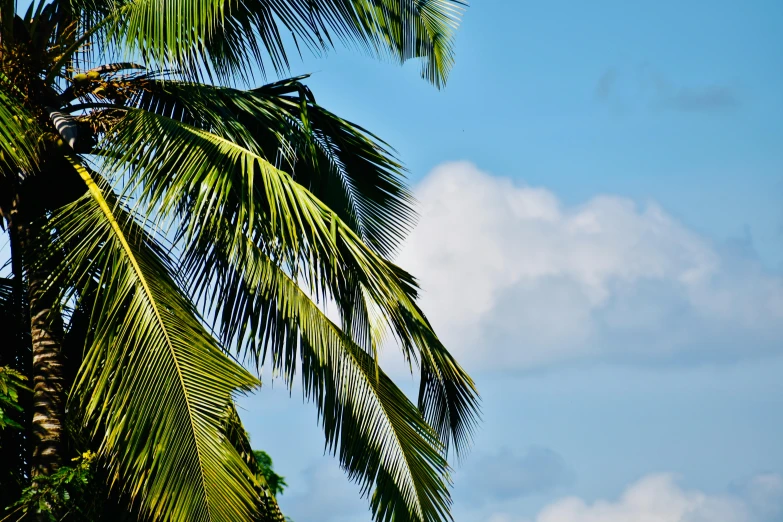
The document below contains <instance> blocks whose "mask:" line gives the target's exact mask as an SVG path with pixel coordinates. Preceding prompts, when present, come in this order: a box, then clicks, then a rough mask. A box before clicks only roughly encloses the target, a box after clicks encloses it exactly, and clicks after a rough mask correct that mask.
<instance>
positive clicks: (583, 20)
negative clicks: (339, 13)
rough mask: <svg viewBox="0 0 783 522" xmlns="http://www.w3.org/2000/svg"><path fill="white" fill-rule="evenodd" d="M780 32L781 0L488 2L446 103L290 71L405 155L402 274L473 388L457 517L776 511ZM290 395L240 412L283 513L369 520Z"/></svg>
mask: <svg viewBox="0 0 783 522" xmlns="http://www.w3.org/2000/svg"><path fill="white" fill-rule="evenodd" d="M781 34H783V4H781V3H780V2H777V1H762V0H754V1H751V2H728V1H713V2H701V1H692V2H685V3H683V2H669V1H661V2H637V3H630V4H629V3H627V2H619V1H618V2H609V1H607V2H599V3H590V4H586V3H583V2H573V1H554V2H546V3H538V4H532V3H529V2H497V1H496V2H486V1H484V2H474V3H473V4H472V5H471V6H470V7H469V9H468V10H467V11H466V13H465V15H464V19H463V23H462V26H461V29H460V32H459V34H458V39H457V63H456V66H455V68H454V71H453V73H452V75H451V78H450V81H449V83H448V85H447V87H446V88H445V89H444V90H442V91H437V90H435V89H433V88H432V87H430V86H428V85H427V84H425V83H424V82H423V81H421V80H420V79H419V78H418V71H417V64H407V65H406V66H404V67H402V68H400V67H398V66H396V65H393V64H388V63H379V62H377V61H374V60H372V59H370V58H367V57H364V56H361V55H359V54H357V53H353V52H350V51H346V50H338V51H337V52H333V53H331V54H330V55H329V56H328V57H327V58H326V59H321V60H317V59H311V58H309V57H305V59H304V61H302V62H298V63H294V64H293V71H292V72H293V73H295V74H300V73H313V76H312V78H311V79H310V81H309V82H310V85H311V87H312V89H313V91H314V93H315V95H316V98H317V100H318V101H319V102H320V103H321V104H323V105H325V106H326V107H328V108H329V109H331V110H333V111H335V112H337V113H338V114H340V115H342V116H344V117H346V118H348V119H351V120H353V121H355V122H357V123H359V124H361V125H364V126H366V127H367V128H369V129H371V130H372V131H374V132H376V133H377V134H379V135H380V136H381V137H383V138H384V139H386V140H387V141H389V142H390V143H391V144H392V145H393V146H394V147H395V148H396V149H397V151H398V152H399V155H400V157H401V158H402V159H403V160H404V161H405V163H406V165H407V166H408V167H409V169H410V175H411V180H412V182H413V183H414V184H415V187H416V192H417V197H418V198H419V201H420V209H421V212H422V218H421V221H420V225H419V227H418V228H417V230H416V231H415V232H414V234H413V236H412V237H411V240H410V242H409V243H408V245H407V247H406V248H405V249H404V250H403V252H402V253H401V256H400V263H401V264H403V266H406V267H408V268H410V269H411V270H412V271H413V272H414V273H415V274H416V275H418V276H419V277H420V279H421V282H422V285H423V288H424V297H423V304H424V306H425V310H426V311H427V312H428V313H429V314H430V316H431V317H432V320H433V322H434V324H435V326H436V328H438V329H439V331H440V335H441V336H442V337H443V338H444V339H445V340H446V341H447V342H448V343H449V346H450V347H451V349H452V350H453V351H454V352H455V353H456V354H457V355H458V356H459V357H460V359H461V360H462V361H464V364H465V366H466V367H467V368H468V369H469V370H471V371H472V373H473V374H474V376H475V377H476V380H477V382H478V384H479V387H480V390H481V392H482V395H483V410H484V420H483V423H482V425H481V427H480V429H479V431H478V432H477V434H476V437H475V444H474V447H473V450H472V452H471V453H470V455H469V456H468V457H467V459H465V461H464V462H462V464H461V465H459V466H457V472H456V475H455V477H456V485H455V489H454V500H455V506H454V514H455V517H456V519H457V520H460V521H488V522H520V521H529V522H533V521H535V522H550V521H553V520H558V521H565V522H569V521H570V522H587V521H591V522H592V521H597V520H601V521H602V522H604V521H609V522H614V521H615V520H617V521H618V522H619V521H620V520H622V521H623V522H628V521H633V520H642V519H644V518H643V517H648V518H647V519H644V520H650V521H652V522H695V521H697V520H699V521H701V520H714V521H718V522H721V521H722V522H735V521H736V522H740V521H741V522H772V521H779V520H780V519H781V517H783V510H782V508H783V477H782V476H781V475H780V474H781V473H782V472H783V444H781V443H780V441H781V440H782V439H783V380H781V379H780V375H781V374H782V373H783V329H782V328H781V325H782V324H783V153H782V152H781V151H783V68H781V67H780V63H781V61H782V60H783V39H781V37H780V35H781ZM386 360H387V361H388V365H389V366H390V368H391V372H392V373H395V371H397V370H396V369H397V368H399V366H398V365H397V366H395V365H396V362H395V361H394V360H393V357H392V356H389V357H388V358H387V359H386ZM396 374H397V375H398V376H399V377H400V379H401V382H403V383H404V385H405V386H407V387H409V388H411V389H413V388H414V386H415V383H413V382H412V380H411V379H410V377H405V376H404V374H403V373H401V372H399V371H397V373H396ZM300 397H301V395H300V394H298V392H297V391H296V390H295V391H294V393H293V398H289V397H288V393H287V392H286V391H285V390H284V389H283V387H282V386H280V383H275V384H274V385H272V383H271V382H270V381H268V382H267V386H266V388H265V389H264V390H262V391H261V392H260V393H259V394H258V395H256V396H254V397H252V398H249V399H248V400H246V401H244V403H243V406H244V408H245V413H244V415H243V416H244V418H245V420H246V423H247V425H248V427H249V429H250V432H251V434H252V436H253V441H254V444H255V445H257V446H259V447H263V448H265V449H267V450H268V451H269V452H270V453H271V454H272V455H273V457H274V460H275V464H276V467H277V468H278V470H279V471H280V472H281V473H282V474H283V475H285V476H286V477H287V479H288V481H289V483H290V484H291V487H290V488H289V489H288V490H287V491H286V492H285V494H284V495H283V496H282V497H281V502H282V506H283V508H284V509H285V510H286V511H287V512H288V514H290V515H291V516H292V517H293V518H294V520H297V522H301V521H305V520H322V521H326V522H360V521H367V520H369V514H368V512H367V510H366V505H367V503H366V501H364V500H361V499H358V498H357V497H358V490H357V489H356V487H355V486H353V485H351V484H350V483H348V482H347V481H346V480H345V479H343V478H342V476H341V473H340V471H339V468H338V466H337V464H336V462H335V461H334V459H332V458H331V457H329V456H323V444H322V436H321V434H320V431H319V428H318V427H317V425H316V418H315V411H314V408H312V407H311V406H309V405H306V404H302V401H301V398H300ZM699 517H701V518H699Z"/></svg>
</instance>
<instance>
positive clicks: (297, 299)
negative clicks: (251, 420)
mask: <svg viewBox="0 0 783 522" xmlns="http://www.w3.org/2000/svg"><path fill="white" fill-rule="evenodd" d="M139 136H144V137H145V139H144V146H142V143H141V141H140V138H138V137H139ZM152 136H154V137H155V138H154V139H150V137H152ZM106 153H107V168H109V171H111V172H116V174H117V176H120V175H121V176H122V177H123V178H124V179H126V182H125V183H126V186H127V187H128V189H127V190H129V191H130V192H132V193H134V194H136V195H137V196H138V198H139V202H140V203H139V204H142V202H145V203H144V204H145V205H147V206H148V208H154V209H156V210H157V212H158V216H159V217H160V218H161V220H162V221H163V222H173V223H176V224H177V227H178V228H179V229H180V230H184V231H185V232H184V234H183V236H182V242H181V245H182V254H183V260H184V264H183V270H184V272H185V273H186V274H188V275H189V276H190V280H191V284H192V286H191V288H193V289H194V290H195V291H196V292H197V295H196V298H197V300H199V301H204V302H206V303H212V306H213V307H215V308H214V309H215V314H216V315H215V317H216V319H218V322H219V328H220V331H221V333H222V334H223V335H222V337H223V339H224V340H225V341H226V342H229V341H239V342H243V343H246V346H248V348H249V350H250V353H251V354H253V355H254V357H255V358H257V360H258V361H259V362H261V361H262V360H263V359H264V358H265V356H266V354H267V353H269V354H270V355H271V359H272V363H273V365H274V366H275V367H276V368H278V369H280V370H281V371H282V372H283V373H284V375H286V376H287V379H289V382H290V379H293V375H294V373H295V372H296V371H297V364H301V370H299V371H300V372H301V374H302V379H303V382H304V387H305V393H306V395H307V396H308V397H309V398H310V399H312V400H313V401H314V402H315V403H316V404H317V405H318V407H319V412H320V414H321V418H322V422H323V425H324V430H325V434H326V437H327V442H328V444H329V446H330V447H331V448H332V450H333V451H335V452H336V453H337V454H338V456H339V457H340V459H341V462H342V463H343V466H344V467H345V468H346V470H347V471H348V472H349V475H350V476H351V477H352V478H354V479H356V480H357V481H359V482H360V483H361V484H362V485H363V486H364V488H365V491H369V490H370V489H371V486H374V493H373V495H374V497H373V498H374V500H373V506H374V509H375V511H376V513H377V519H378V520H386V519H390V517H392V516H395V517H398V518H399V517H410V519H411V520H433V521H434V520H443V519H445V518H446V517H447V516H448V515H447V513H448V504H449V499H448V490H447V489H446V484H447V482H448V481H447V467H446V463H445V460H444V459H443V455H442V452H443V450H444V449H445V447H444V445H443V444H442V442H441V441H440V440H439V437H438V434H437V433H436V432H435V431H433V429H432V428H431V427H430V426H429V425H428V424H427V423H426V422H425V421H424V419H423V418H422V415H421V413H420V411H419V409H418V408H416V407H415V406H414V405H412V404H411V403H410V402H409V401H408V400H407V398H406V397H405V396H404V395H403V394H402V393H401V392H400V391H399V390H398V389H397V388H396V387H394V385H393V383H391V381H390V380H389V379H388V378H387V377H386V376H385V375H384V374H383V372H382V371H381V370H380V369H379V368H378V367H377V363H376V362H375V361H374V359H373V357H372V356H370V355H369V353H368V352H367V351H366V349H371V348H372V347H374V346H377V344H378V343H379V342H380V340H381V339H380V337H381V336H382V331H383V330H386V329H391V330H392V333H393V334H394V335H395V336H396V337H397V338H398V341H400V343H401V344H402V346H403V349H404V350H405V353H406V355H408V356H409V357H411V358H412V359H414V360H416V359H417V358H418V357H420V358H421V364H422V367H423V368H425V369H426V372H427V373H426V376H427V379H426V382H425V383H424V386H425V388H424V392H423V393H422V397H421V402H422V406H421V408H422V411H424V412H425V413H427V415H428V416H430V417H431V418H432V419H433V420H434V421H435V422H436V424H435V425H436V427H437V428H438V430H439V432H440V433H441V434H442V435H443V436H444V440H448V439H449V438H450V437H453V439H454V442H455V443H456V445H457V446H458V447H459V446H460V445H462V444H464V443H465V442H466V438H467V434H468V433H469V430H470V426H471V419H472V418H473V415H474V413H475V410H476V400H477V397H476V394H475V388H474V386H473V383H472V381H471V380H470V378H469V377H467V375H466V374H465V373H464V371H462V369H461V368H460V367H459V366H458V365H457V364H456V362H455V361H454V360H453V359H452V358H451V356H450V355H448V352H446V351H445V349H444V348H443V347H442V345H440V343H439V342H438V341H437V337H436V336H435V334H434V333H433V332H432V331H431V329H430V327H429V324H428V323H427V322H426V319H425V318H424V317H423V315H422V314H421V312H420V311H419V309H418V308H417V307H416V305H415V303H414V298H415V285H414V283H413V280H412V278H411V277H410V276H409V275H408V274H406V273H405V272H403V271H402V270H400V269H399V268H397V267H394V266H393V265H392V264H390V263H389V262H388V261H385V260H384V259H383V258H381V257H380V256H379V255H378V254H377V253H376V252H374V251H373V250H372V249H371V248H369V247H368V246H367V245H365V244H364V243H363V242H362V241H361V239H360V238H359V237H358V235H357V234H356V233H355V232H354V231H353V230H352V229H351V227H349V226H348V225H347V224H346V223H345V222H343V221H342V220H341V219H340V218H339V217H338V216H337V215H336V214H335V213H334V212H333V211H331V209H329V207H327V206H326V205H325V204H324V203H323V202H321V201H320V200H318V199H317V198H316V197H315V196H314V195H313V194H312V193H311V192H310V191H308V190H306V189H305V188H304V187H303V186H302V185H300V184H298V183H297V182H295V181H294V180H293V179H292V177H291V176H290V175H289V174H288V173H286V172H283V171H281V170H279V169H277V168H276V167H274V166H273V165H271V164H270V163H269V162H267V161H266V160H265V159H264V158H263V157H261V156H259V155H258V154H256V153H254V152H252V151H251V150H248V149H247V148H245V147H242V146H240V145H238V144H236V143H234V142H232V141H229V140H228V139H225V138H222V137H220V136H217V135H215V134H212V133H210V132H208V131H206V130H203V129H201V128H197V127H193V126H191V125H186V124H184V123H181V122H179V121H176V120H173V119H171V118H167V117H164V116H158V115H153V114H149V113H145V112H141V111H132V112H130V113H129V115H128V116H127V117H126V120H125V121H124V122H123V124H121V125H120V126H119V127H118V128H117V131H116V134H114V135H113V136H110V137H109V139H108V141H107V143H106ZM160 172H167V175H166V176H165V177H162V176H160V175H159V173H160ZM145 212H146V211H145ZM283 267H286V269H285V270H284V269H283ZM300 275H301V276H302V277H303V280H304V284H306V286H307V287H308V288H310V289H312V290H313V291H314V293H315V295H319V296H323V298H325V299H333V300H334V301H335V302H336V303H337V304H338V306H340V307H342V308H343V311H344V312H348V310H349V309H351V310H363V311H364V312H363V313H364V315H363V316H362V312H359V317H360V318H362V317H363V320H362V321H361V322H362V323H363V325H364V328H363V327H362V326H359V325H357V326H356V327H355V328H351V329H350V330H348V331H349V332H350V331H354V332H357V333H360V334H362V336H363V338H367V339H368V340H369V343H368V344H367V345H366V349H365V348H363V347H361V346H360V345H359V344H357V340H358V339H359V338H361V337H362V336H358V335H357V336H356V337H352V336H351V335H350V334H349V333H346V331H343V330H342V329H341V328H340V327H338V326H337V325H335V324H334V323H332V322H331V321H330V320H329V319H328V318H326V317H325V316H324V315H323V312H321V310H320V309H319V308H318V307H317V306H316V305H315V303H313V302H312V301H311V299H310V298H309V296H308V295H307V294H305V293H304V291H303V290H302V289H301V287H300V286H299V284H298V283H297V279H298V278H299V276H300ZM207 289H213V290H207ZM356 291H358V295H359V298H358V302H357V301H356V300H352V299H353V297H352V296H353V295H354V293H355V292H356ZM354 305H356V306H358V308H355V307H354ZM359 305H361V306H359ZM208 306H209V305H208ZM368 310H374V311H375V318H374V319H375V320H374V321H371V320H370V316H369V315H367V314H368V312H367V311H368ZM343 315H344V316H345V315H346V314H345V313H344V314H343ZM373 322H375V323H378V324H376V325H372V323H373ZM371 325H372V326H371ZM355 339H357V340H355ZM267 351H268V352H267ZM297 359H299V363H297ZM402 519H403V520H404V519H405V518H402Z"/></svg>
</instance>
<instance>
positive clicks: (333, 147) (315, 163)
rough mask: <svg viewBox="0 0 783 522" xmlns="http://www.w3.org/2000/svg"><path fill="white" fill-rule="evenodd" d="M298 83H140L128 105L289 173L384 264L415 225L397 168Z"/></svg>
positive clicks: (381, 147)
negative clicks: (245, 87) (248, 86)
mask: <svg viewBox="0 0 783 522" xmlns="http://www.w3.org/2000/svg"><path fill="white" fill-rule="evenodd" d="M303 78H304V77H298V78H291V79H287V80H283V81H280V82H276V83H273V84H269V85H265V86H263V87H260V88H258V89H254V90H252V91H240V90H236V89H230V88H222V87H213V86H207V85H202V84H194V83H183V82H177V81H172V80H165V81H157V80H155V81H148V80H142V81H143V82H144V89H143V90H141V91H140V92H139V95H138V97H137V98H136V99H134V100H131V102H132V103H133V104H134V105H136V106H137V107H139V108H143V109H145V110H148V111H150V112H154V113H155V114H159V115H164V116H170V117H172V118H174V119H177V120H178V121H181V122H183V123H188V124H190V125H193V126H196V127H198V128H201V129H204V130H208V131H210V132H212V133H214V134H216V135H218V136H221V137H223V138H226V139H228V140H230V141H232V142H234V143H237V144H241V145H242V146H244V147H246V148H247V149H249V150H251V151H254V152H256V153H257V154H258V155H260V156H263V157H264V158H266V159H267V160H269V161H275V162H276V163H277V164H278V165H279V166H280V168H282V169H284V170H287V171H289V172H295V175H296V176H295V177H296V181H297V182H298V183H299V184H300V185H302V186H304V187H306V188H307V189H308V190H309V191H310V192H311V193H313V194H314V195H315V196H316V197H318V198H319V199H320V200H321V201H322V202H323V203H324V204H326V205H327V206H328V207H329V208H331V209H332V210H334V211H335V212H336V213H337V214H338V216H339V217H340V219H342V220H343V221H344V222H345V223H347V224H348V225H349V226H350V227H351V228H352V229H353V230H354V231H355V232H357V233H358V234H359V236H360V237H361V238H362V239H363V240H364V241H365V242H366V243H367V244H368V245H370V246H372V247H373V248H374V249H375V250H376V251H378V252H379V253H380V254H381V255H385V256H388V255H390V254H392V253H393V252H394V250H395V249H396V247H397V246H398V245H399V243H400V242H401V241H402V240H403V239H404V237H405V235H406V234H407V232H408V231H409V230H410V228H411V226H412V224H413V221H414V210H413V207H412V201H413V197H412V195H411V193H410V192H409V191H408V189H407V188H406V187H405V183H404V181H405V175H404V171H403V168H402V167H401V165H400V164H399V163H398V162H397V160H396V159H395V158H394V157H393V156H392V154H391V152H390V151H389V150H388V145H386V144H385V143H383V142H382V141H380V140H379V139H378V138H377V137H376V136H373V135H372V134H370V133H369V132H367V131H366V130H365V129H363V128H361V127H359V126H357V125H355V124H353V123H351V122H348V121H345V120H343V119H341V118H339V117H337V116H336V115H334V114H332V113H331V112H329V111H327V110H326V109H324V108H323V107H321V106H320V105H318V104H316V103H315V102H314V97H313V96H312V93H310V91H309V89H308V88H307V87H306V86H305V85H303V84H302V83H301V81H300V80H301V79H303Z"/></svg>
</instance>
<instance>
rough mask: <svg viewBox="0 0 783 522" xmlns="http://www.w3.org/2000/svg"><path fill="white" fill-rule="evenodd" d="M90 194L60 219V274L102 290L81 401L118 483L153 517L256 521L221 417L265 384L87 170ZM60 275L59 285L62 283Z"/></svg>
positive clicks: (243, 471)
mask: <svg viewBox="0 0 783 522" xmlns="http://www.w3.org/2000/svg"><path fill="white" fill-rule="evenodd" d="M74 168H75V169H76V170H77V171H78V172H79V174H80V175H81V176H82V178H83V179H84V181H85V182H86V184H87V185H88V187H89V192H88V194H87V195H85V196H84V197H82V198H81V199H80V200H78V201H77V202H75V203H73V204H71V205H69V206H68V207H66V208H64V209H63V210H62V211H60V212H58V213H57V215H56V216H54V218H53V219H52V226H53V228H54V229H56V231H57V233H58V235H59V237H60V238H61V241H62V242H63V244H65V245H68V246H69V254H68V255H67V256H66V259H65V261H64V262H63V264H62V267H61V272H60V273H67V274H68V275H69V276H70V278H71V281H72V282H73V283H75V287H76V288H78V289H82V290H83V291H91V292H93V295H92V297H93V298H94V300H95V305H94V309H93V312H92V317H91V320H92V329H93V331H94V333H93V334H92V335H91V338H90V340H89V344H88V350H87V352H86V353H85V356H84V361H83V363H82V367H81V369H80V372H79V377H78V379H77V382H76V384H75V390H74V392H73V399H72V400H73V401H75V402H76V404H78V406H79V407H80V408H82V409H83V411H84V412H85V422H88V420H89V421H93V422H94V423H93V424H91V427H92V431H93V432H94V433H97V432H100V431H102V432H105V435H104V436H103V440H102V444H101V454H102V456H103V457H104V458H105V459H106V461H107V464H108V465H109V466H110V467H111V468H112V469H113V470H115V472H116V473H117V474H116V475H115V477H116V478H115V480H118V479H119V478H120V477H122V479H121V480H122V481H121V482H120V483H118V484H116V485H117V486H119V487H120V488H122V489H123V490H124V491H126V492H128V493H130V494H131V495H132V496H133V498H135V499H136V500H137V501H138V502H140V503H141V506H142V508H143V510H144V512H146V513H147V514H148V515H149V516H151V517H153V518H155V519H156V520H194V521H234V520H251V519H252V517H253V513H254V512H255V507H256V504H257V496H256V493H255V491H254V489H253V487H252V480H251V478H250V472H249V470H248V468H247V465H246V464H245V463H244V462H243V460H242V459H241V457H240V456H239V454H238V452H237V450H236V449H235V448H234V447H233V446H232V445H231V444H230V443H229V442H228V441H227V439H226V437H225V435H224V425H223V421H224V412H225V411H226V408H227V407H228V406H229V405H230V404H231V401H232V397H233V395H234V394H235V393H237V392H238V391H243V390H244V391H246V390H250V389H251V388H253V387H255V386H256V385H257V384H258V382H257V380H256V379H254V378H253V377H252V376H250V375H249V374H248V373H247V372H246V371H245V370H243V369H242V367H241V366H239V365H237V364H236V363H234V362H232V361H231V360H229V359H227V358H226V356H225V355H224V354H223V352H222V350H221V348H220V347H219V345H218V344H217V343H216V342H215V341H214V340H213V338H212V337H211V335H210V334H209V333H208V332H207V331H206V330H205V329H204V327H203V326H202V325H201V323H200V321H199V320H198V316H197V313H196V311H195V309H194V308H193V306H192V305H191V304H190V303H189V302H188V301H187V299H185V298H184V297H183V296H182V295H181V293H180V291H179V289H178V286H177V284H176V282H175V280H174V278H173V276H171V275H170V274H171V273H172V272H171V267H170V266H169V265H168V263H167V261H166V258H165V256H164V255H163V253H162V252H161V250H160V249H159V248H158V246H157V245H156V244H155V242H154V241H153V240H152V239H151V238H150V237H149V236H147V235H146V234H144V233H143V232H142V230H141V229H140V228H139V227H138V226H137V225H136V224H135V222H134V221H133V220H132V218H131V217H130V216H129V215H128V214H127V213H126V212H124V211H123V209H122V208H121V206H120V205H119V203H118V202H117V201H116V199H115V198H114V197H113V196H112V194H111V193H110V192H107V187H106V186H103V187H99V186H98V184H97V183H96V180H95V176H94V175H93V174H92V173H90V171H88V170H87V169H86V168H84V167H83V166H81V165H80V164H78V163H74ZM55 277H56V276H55Z"/></svg>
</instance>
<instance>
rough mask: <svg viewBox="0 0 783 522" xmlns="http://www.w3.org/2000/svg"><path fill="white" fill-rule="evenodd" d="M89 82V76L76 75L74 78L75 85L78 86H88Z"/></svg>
mask: <svg viewBox="0 0 783 522" xmlns="http://www.w3.org/2000/svg"><path fill="white" fill-rule="evenodd" d="M88 81H90V80H89V78H87V75H86V74H84V73H79V74H75V75H74V76H73V83H74V84H76V85H79V86H81V85H84V84H86V83H87V82H88Z"/></svg>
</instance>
